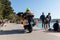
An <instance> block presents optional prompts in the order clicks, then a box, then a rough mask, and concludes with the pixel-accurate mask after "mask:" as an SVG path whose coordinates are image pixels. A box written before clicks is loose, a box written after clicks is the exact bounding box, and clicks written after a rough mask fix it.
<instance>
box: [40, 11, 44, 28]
mask: <svg viewBox="0 0 60 40" xmlns="http://www.w3.org/2000/svg"><path fill="white" fill-rule="evenodd" d="M40 19H41V20H42V28H44V27H45V23H44V20H45V15H44V12H42V15H41V16H40Z"/></svg>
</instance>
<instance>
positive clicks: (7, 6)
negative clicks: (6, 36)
mask: <svg viewBox="0 0 60 40" xmlns="http://www.w3.org/2000/svg"><path fill="white" fill-rule="evenodd" d="M15 16H16V15H15V13H14V12H13V9H12V7H11V2H10V1H9V0H0V19H1V18H3V19H9V20H13V19H14V18H15Z"/></svg>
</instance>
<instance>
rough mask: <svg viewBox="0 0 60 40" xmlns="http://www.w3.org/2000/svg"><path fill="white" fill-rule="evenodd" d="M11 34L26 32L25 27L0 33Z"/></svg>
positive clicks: (0, 33)
mask: <svg viewBox="0 0 60 40" xmlns="http://www.w3.org/2000/svg"><path fill="white" fill-rule="evenodd" d="M9 34H24V29H16V30H5V31H4V30H2V31H0V35H9Z"/></svg>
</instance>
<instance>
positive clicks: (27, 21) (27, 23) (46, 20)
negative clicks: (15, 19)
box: [22, 8, 59, 33]
mask: <svg viewBox="0 0 60 40" xmlns="http://www.w3.org/2000/svg"><path fill="white" fill-rule="evenodd" d="M33 17H34V15H33V14H32V13H31V12H30V9H29V8H27V9H26V12H25V13H24V14H23V15H22V18H23V25H24V31H25V32H26V31H28V32H29V33H31V32H32V30H33V28H32V26H34V25H38V20H35V22H34V19H33ZM40 19H41V21H42V28H43V29H45V31H48V29H51V27H50V22H51V13H48V15H47V16H45V15H44V12H42V15H41V16H40ZM53 29H54V31H58V30H59V21H58V20H56V23H54V24H53Z"/></svg>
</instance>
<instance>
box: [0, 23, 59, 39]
mask: <svg viewBox="0 0 60 40" xmlns="http://www.w3.org/2000/svg"><path fill="white" fill-rule="evenodd" d="M1 29H2V30H3V31H2V32H0V40H59V39H60V36H57V35H60V33H51V32H43V31H41V30H36V31H33V32H32V33H24V32H23V27H22V25H21V24H14V23H12V24H10V23H9V24H8V25H7V26H6V27H2V28H1Z"/></svg>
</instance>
